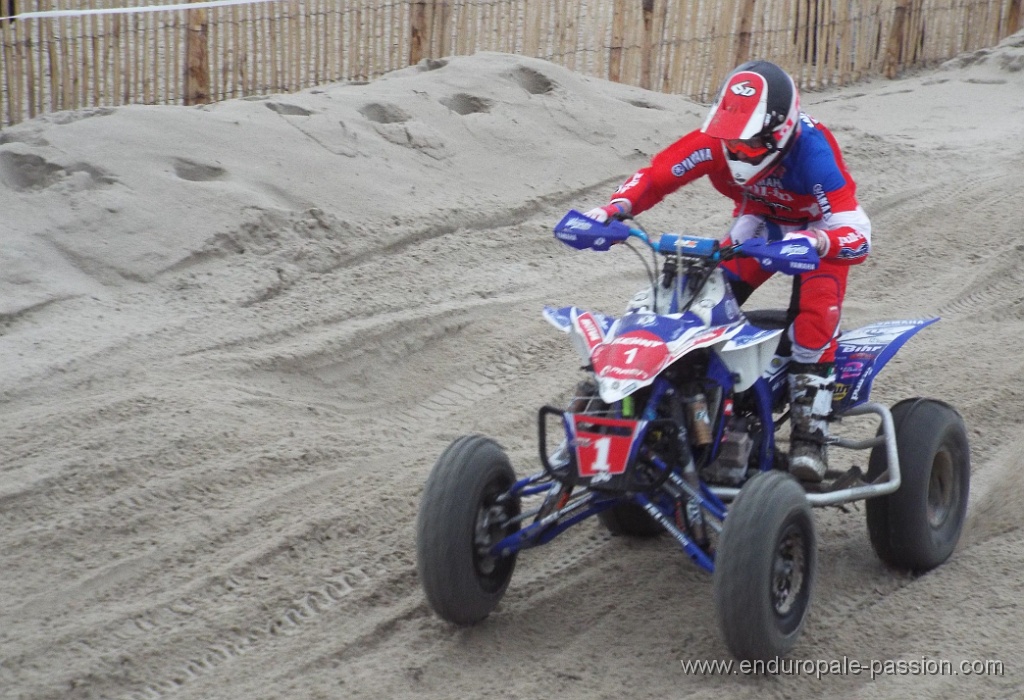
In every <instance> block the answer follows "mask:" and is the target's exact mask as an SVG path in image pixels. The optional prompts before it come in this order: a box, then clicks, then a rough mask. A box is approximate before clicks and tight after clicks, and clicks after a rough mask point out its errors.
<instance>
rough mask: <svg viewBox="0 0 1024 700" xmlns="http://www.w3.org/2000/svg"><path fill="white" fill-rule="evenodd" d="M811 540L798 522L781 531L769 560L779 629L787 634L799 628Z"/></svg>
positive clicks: (772, 595)
mask: <svg viewBox="0 0 1024 700" xmlns="http://www.w3.org/2000/svg"><path fill="white" fill-rule="evenodd" d="M810 548H811V540H810V538H809V536H808V533H807V530H806V528H805V527H803V525H802V522H801V521H800V520H797V521H792V522H790V523H789V524H788V525H787V526H786V527H785V528H784V529H783V531H782V535H781V537H779V539H778V544H777V546H776V548H775V556H774V557H773V559H772V579H771V590H770V591H769V595H770V596H771V604H772V609H773V610H774V612H775V616H776V619H777V621H778V624H779V628H780V629H781V630H782V631H783V632H784V633H789V632H791V631H793V630H794V629H796V628H797V627H798V626H799V625H800V621H801V620H802V619H803V614H804V609H805V608H806V607H807V600H808V591H809V590H810V581H809V567H810V562H811V551H810Z"/></svg>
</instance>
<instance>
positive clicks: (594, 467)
mask: <svg viewBox="0 0 1024 700" xmlns="http://www.w3.org/2000/svg"><path fill="white" fill-rule="evenodd" d="M572 419H573V427H574V429H575V431H576V439H575V440H574V444H575V446H576V464H577V466H578V469H579V475H580V476H581V477H585V478H593V477H598V476H605V477H608V476H617V475H619V474H624V473H625V472H626V468H627V467H628V466H629V459H630V453H631V451H632V447H633V439H634V436H635V435H636V428H637V426H638V423H637V422H636V421H632V420H623V419H618V418H598V417H594V416H586V415H580V414H576V415H574V416H573V417H572Z"/></svg>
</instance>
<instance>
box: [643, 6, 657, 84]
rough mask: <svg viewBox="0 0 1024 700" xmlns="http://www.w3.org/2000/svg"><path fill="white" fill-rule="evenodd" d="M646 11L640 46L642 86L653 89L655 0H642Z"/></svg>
mask: <svg viewBox="0 0 1024 700" xmlns="http://www.w3.org/2000/svg"><path fill="white" fill-rule="evenodd" d="M641 1H642V3H643V5H642V6H643V11H644V35H643V38H642V39H641V47H640V87H642V88H643V89H644V90H650V89H651V64H652V63H654V56H653V55H652V54H653V53H654V36H653V34H654V0H641Z"/></svg>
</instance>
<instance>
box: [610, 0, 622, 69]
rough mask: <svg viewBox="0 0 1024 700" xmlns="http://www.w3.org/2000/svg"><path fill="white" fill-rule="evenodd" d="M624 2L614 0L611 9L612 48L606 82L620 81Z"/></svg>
mask: <svg viewBox="0 0 1024 700" xmlns="http://www.w3.org/2000/svg"><path fill="white" fill-rule="evenodd" d="M625 5H626V0H614V2H613V7H612V46H611V48H610V49H609V51H608V80H610V81H612V82H613V83H618V82H621V81H622V45H623V43H625V39H626V37H625V22H626V8H625Z"/></svg>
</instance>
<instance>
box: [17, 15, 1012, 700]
mask: <svg viewBox="0 0 1024 700" xmlns="http://www.w3.org/2000/svg"><path fill="white" fill-rule="evenodd" d="M1022 69H1024V34H1018V35H1016V36H1015V37H1011V39H1009V40H1007V41H1006V42H1004V43H1003V44H1002V45H1001V46H999V47H997V48H995V49H993V50H988V51H979V52H977V53H973V54H970V55H965V56H962V57H960V58H958V59H956V60H953V61H950V62H949V63H947V64H946V65H944V66H942V67H940V68H938V69H936V70H934V71H928V72H924V73H919V74H914V75H910V76H906V77H904V78H902V79H900V80H896V81H884V80H883V81H876V82H868V83H863V84H858V85H853V86H849V87H847V88H844V89H838V90H833V91H829V92H824V93H815V94H808V95H806V96H805V100H804V104H805V108H806V110H807V111H808V112H809V113H811V114H812V115H813V116H815V117H818V118H820V119H822V120H823V121H825V122H826V123H827V124H829V125H830V126H831V127H832V128H833V130H834V131H835V133H836V135H837V137H838V138H839V140H840V142H841V143H842V145H843V146H844V148H845V150H846V154H847V159H848V164H849V166H850V168H851V170H852V171H853V173H854V175H855V176H856V177H857V178H858V181H859V185H860V197H861V201H862V203H863V204H864V206H865V208H866V209H867V210H868V212H869V214H870V215H871V217H872V219H873V222H874V231H875V233H874V252H873V254H872V256H871V258H870V260H869V261H868V262H866V263H865V264H863V265H861V266H860V267H858V268H857V269H856V270H855V271H854V273H853V274H852V276H851V282H850V291H849V298H848V304H847V307H846V309H845V321H844V323H845V325H846V326H848V327H853V326H855V325H858V324H860V323H866V322H868V321H873V320H885V319H900V318H917V317H923V316H931V315H939V316H941V317H942V320H941V322H939V323H938V324H935V325H934V326H931V327H929V328H928V329H926V330H925V331H923V332H922V333H920V334H919V335H918V336H916V337H915V338H914V339H913V340H911V342H910V343H909V344H908V345H907V346H906V347H905V348H904V349H903V350H902V351H901V352H900V354H899V355H897V357H896V358H895V359H894V360H893V361H892V362H891V363H890V365H889V366H888V367H887V368H886V370H885V372H884V373H883V375H882V376H881V377H880V378H879V380H878V381H877V382H876V385H875V390H874V393H873V398H874V399H875V400H878V401H881V402H884V403H887V404H891V403H894V402H895V401H897V400H899V399H901V398H905V397H910V396H929V397H934V398H938V399H942V400H945V401H948V402H950V403H952V404H953V405H955V406H956V407H957V408H958V409H959V410H960V411H961V412H962V414H963V416H964V418H965V420H966V422H967V424H968V427H969V432H970V438H971V441H972V451H973V470H974V473H973V484H972V489H973V490H972V494H971V501H970V508H969V519H968V523H967V526H966V528H965V532H964V536H963V538H962V541H961V545H960V547H959V548H958V550H957V551H956V552H955V553H954V555H953V557H952V558H951V559H950V561H949V562H947V563H946V564H945V565H943V566H942V567H940V568H939V569H937V570H935V571H933V572H931V573H929V574H927V575H924V576H920V577H916V578H915V577H912V576H909V575H906V574H899V573H895V572H893V571H890V570H887V569H886V568H885V567H884V566H883V565H882V564H881V563H880V562H879V561H878V559H877V558H876V557H875V555H874V554H873V552H872V550H871V547H870V544H869V542H868V538H867V533H866V528H865V524H864V514H863V506H862V505H855V506H853V507H850V508H848V509H847V512H841V511H839V510H837V509H826V510H819V511H816V522H817V525H818V528H819V533H820V540H821V544H820V558H821V570H820V575H821V576H820V582H819V587H818V591H817V597H816V600H815V603H814V608H813V611H812V613H811V618H810V620H809V623H808V627H807V630H806V633H805V634H804V636H803V637H802V639H801V641H800V643H799V644H798V646H797V648H796V649H795V650H794V653H793V657H794V658H797V659H805V660H806V659H809V660H825V661H841V660H842V659H844V658H846V659H856V660H859V661H861V662H865V663H866V662H870V661H872V660H878V661H889V662H892V661H896V660H903V661H916V660H921V659H925V658H926V659H931V660H949V661H951V662H952V663H953V665H954V670H958V669H959V664H960V662H961V661H977V660H994V661H1001V662H1002V664H1003V672H1002V673H1001V674H988V675H981V674H974V675H966V674H964V673H960V674H959V675H905V674H889V675H881V676H879V677H876V678H873V679H872V678H870V677H868V676H867V675H866V674H860V675H852V674H846V675H843V674H834V675H829V676H825V677H822V678H815V677H814V676H813V675H809V674H807V673H803V674H799V675H775V676H766V677H753V676H746V675H742V674H740V675H729V674H725V675H722V674H719V675H708V674H686V673H684V672H683V671H682V668H681V664H680V661H681V660H701V659H704V660H714V659H725V658H728V653H727V651H726V649H725V646H724V643H723V642H722V640H721V637H720V635H719V632H718V629H717V626H716V622H715V619H714V614H713V610H712V607H711V589H710V577H709V576H707V575H706V574H705V573H704V572H703V571H701V570H700V569H698V568H696V567H695V566H693V565H691V564H690V562H689V560H688V559H687V558H686V557H685V556H684V555H683V554H682V553H681V552H679V551H678V549H677V547H676V546H675V545H674V544H673V543H672V542H671V541H669V540H668V538H661V539H657V540H654V541H643V542H636V541H629V540H627V539H624V538H612V537H609V536H608V535H607V534H606V533H605V532H604V531H603V530H602V529H601V527H600V525H599V524H598V523H597V522H596V521H587V522H585V523H583V524H581V525H580V526H578V527H576V528H574V529H573V530H570V531H569V532H568V533H566V534H565V535H563V536H562V537H561V538H559V539H556V540H555V541H554V542H552V543H550V544H549V545H547V546H545V547H542V548H539V549H535V550H531V551H528V552H526V553H524V554H523V555H522V556H521V557H520V559H519V565H518V568H517V571H516V574H515V576H514V578H513V579H512V583H511V586H510V588H509V590H508V593H507V595H506V597H505V599H504V601H503V603H502V605H501V606H500V607H499V609H498V610H497V612H496V613H495V614H493V615H492V616H491V617H490V618H489V619H488V620H487V621H485V623H483V624H481V625H480V626H478V627H475V628H472V629H457V628H454V627H452V626H450V625H448V624H446V623H444V622H442V621H441V620H439V619H438V618H436V617H435V616H434V615H433V614H432V613H431V612H430V610H429V609H428V607H427V605H426V603H425V602H424V598H423V594H422V592H421V589H420V586H419V582H418V580H417V575H416V570H415V543H414V521H415V516H416V512H417V508H418V505H419V496H420V493H421V490H422V485H423V482H424V480H425V478H426V476H427V473H428V472H429V470H430V468H431V466H432V465H433V463H434V460H435V459H436V458H437V456H438V455H439V454H440V452H441V451H442V450H443V449H444V447H445V446H446V445H447V444H448V442H449V441H450V440H452V439H453V438H455V437H457V436H459V435H461V434H464V433H470V432H483V433H486V434H488V435H491V436H493V437H495V438H497V439H498V440H499V441H500V442H501V443H502V444H503V445H504V446H505V447H506V448H507V449H508V451H509V453H510V454H511V456H512V458H513V462H514V464H515V465H516V467H517V470H518V472H519V473H520V474H524V475H525V474H527V473H530V472H532V471H534V470H535V469H536V468H537V463H536V458H535V456H534V455H535V453H536V449H535V434H534V431H535V415H536V413H535V412H536V410H537V408H538V407H539V406H540V405H542V404H544V403H547V402H552V401H556V400H558V399H559V397H561V396H562V395H563V389H564V388H565V387H566V386H569V385H571V383H573V382H575V381H576V379H577V374H578V369H577V362H576V358H575V356H574V354H573V353H572V351H571V350H570V348H569V347H568V345H567V343H566V341H565V338H564V337H563V336H562V335H561V334H560V333H558V332H557V331H555V330H554V329H553V328H551V327H550V326H548V325H547V324H546V323H545V322H544V321H543V320H542V318H541V315H540V311H541V308H542V306H543V305H545V304H568V303H576V304H579V305H582V306H588V307H590V308H594V309H597V310H603V311H606V312H610V313H617V312H619V311H620V310H621V309H622V308H623V306H624V303H625V301H626V299H628V297H629V296H630V295H631V294H632V293H633V292H634V291H635V290H636V289H637V288H638V287H639V286H640V284H641V282H642V280H643V279H644V271H643V268H642V266H641V265H640V264H639V262H638V261H637V259H636V258H635V257H634V256H633V255H632V254H631V253H630V252H629V251H625V250H621V249H616V250H613V251H611V252H609V253H606V254H597V253H581V252H576V251H572V250H570V249H569V248H566V247H564V246H562V245H561V244H559V243H557V242H556V241H555V240H554V238H553V237H552V235H551V227H552V226H553V224H554V223H555V222H556V221H557V220H558V219H559V218H560V217H561V215H562V214H563V213H564V212H565V211H566V210H567V209H569V208H571V207H576V208H583V207H589V206H593V205H595V204H600V203H603V202H604V201H605V199H606V197H607V196H608V194H609V193H610V192H611V190H613V189H614V187H615V186H616V185H617V184H618V183H619V182H620V181H621V180H622V179H623V178H624V177H625V176H627V175H629V174H631V173H632V172H633V171H634V170H635V169H636V168H637V167H639V166H641V165H643V164H644V163H646V161H647V160H648V159H649V158H650V156H651V155H653V153H655V152H656V151H657V150H658V149H659V148H660V147H662V146H664V145H667V144H668V143H669V142H670V141H671V140H674V139H675V138H676V137H677V136H679V135H680V134H681V133H683V132H684V131H685V130H688V129H691V128H694V127H695V126H697V125H699V123H700V121H701V119H702V118H703V115H704V112H705V109H706V108H705V107H704V106H702V105H697V104H694V103H691V102H688V101H686V100H684V99H681V98H679V97H675V96H669V95H661V94H656V93H648V92H644V91H641V90H638V89H634V88H629V87H625V86H621V85H615V84H611V83H606V82H602V81H598V80H592V79H587V78H583V77H580V76H578V75H574V74H572V73H569V72H567V71H565V70H563V69H561V68H559V67H557V66H555V65H552V64H549V63H545V62H542V61H536V60H529V59H524V58H519V57H513V56H506V55H499V54H482V55H478V56H475V57H472V58H459V59H453V60H450V61H447V62H437V63H432V64H430V65H423V66H419V67H413V68H410V69H407V70H403V71H399V72H397V73H393V74H389V75H388V76H385V77H384V78H382V79H380V80H378V81H375V82H373V83H371V84H367V85H330V86H326V87H323V88H320V89H315V90H310V91H307V92H304V93H301V94H294V95H282V96H275V97H271V98H267V99H250V100H239V101H235V102H228V103H222V104H216V105H211V106H208V107H203V108H175V107H141V106H140V107H127V108H120V109H116V110H87V111H81V112H75V113H61V114H56V115H51V116H47V117H43V118H39V119H36V120H34V121H31V122H27V123H24V124H21V125H18V126H16V127H13V128H9V129H5V130H4V131H2V132H0V212H2V214H0V217H2V218H0V410H2V417H0V698H3V699H4V700H13V699H15V698H19V699H21V698H26V699H27V698H32V699H42V698H62V699H63V698H68V699H71V698H116V699H120V698H125V699H132V700H134V699H142V698H174V699H175V700H177V699H181V700H185V699H192V700H200V699H201V700H237V699H240V698H246V699H260V698H268V699H269V698H289V699H297V698H303V699H306V698H309V699H321V698H322V699H327V698H352V699H356V698H396V699H401V698H482V697H493V698H548V697H559V698H569V699H583V698H587V699H592V698H616V699H618V698H622V697H637V698H639V697H644V698H648V697H650V698H653V697H658V698H683V697H686V698H718V697H731V698H766V697H767V698H802V697H812V696H815V697H816V696H820V695H828V696H829V697H831V698H890V697H900V698H963V697H972V698H1016V697H1024V675H1022V669H1021V666H1022V664H1024V661H1021V659H1020V650H1021V649H1022V648H1024V625H1022V624H1021V619H1022V606H1024V575H1022V570H1024V530H1022V526H1024V513H1022V510H1021V507H1020V503H1021V499H1022V497H1024V485H1022V480H1021V473H1022V469H1024V456H1022V455H1024V434H1022V432H1021V429H1020V422H1021V416H1022V415H1024V389H1022V388H1021V381H1020V379H1021V374H1022V372H1021V370H1022V365H1024V359H1022V356H1021V353H1020V344H1021V340H1022V338H1024V236H1022V233H1024V232H1022V227H1021V223H1020V218H1021V217H1020V211H1021V201H1022V199H1024V185H1022V178H1021V173H1022V172H1024V70H1022ZM728 209H729V208H728V206H727V203H726V202H725V201H724V200H722V199H721V198H720V197H719V196H717V195H716V194H715V193H713V191H712V190H711V188H710V186H709V185H707V184H706V183H700V184H698V185H695V186H693V187H691V188H687V189H686V190H684V191H682V192H680V193H679V194H677V195H675V196H674V197H672V198H671V199H670V200H668V201H666V202H665V203H664V204H663V205H662V206H661V207H660V208H657V209H655V210H653V211H652V212H650V213H648V214H647V215H645V216H644V217H643V218H642V222H643V223H644V224H645V225H646V226H647V227H648V228H649V229H651V230H653V231H660V230H684V231H687V232H691V233H704V234H707V235H721V234H722V233H723V232H724V231H725V229H726V226H727V224H728ZM787 291H788V284H787V283H786V282H785V281H782V280H779V281H777V282H773V283H772V284H770V285H768V288H766V289H765V290H762V291H759V292H758V294H759V295H762V296H761V301H763V302H764V304H765V305H769V304H770V303H772V302H775V301H779V300H782V299H784V298H785V294H786V293H787ZM757 301H758V298H757V297H755V300H752V302H751V304H752V305H754V304H756V302H757ZM853 457H854V458H855V459H856V458H859V456H858V455H856V454H854V455H853ZM863 457H864V460H862V463H863V461H866V455H863Z"/></svg>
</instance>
